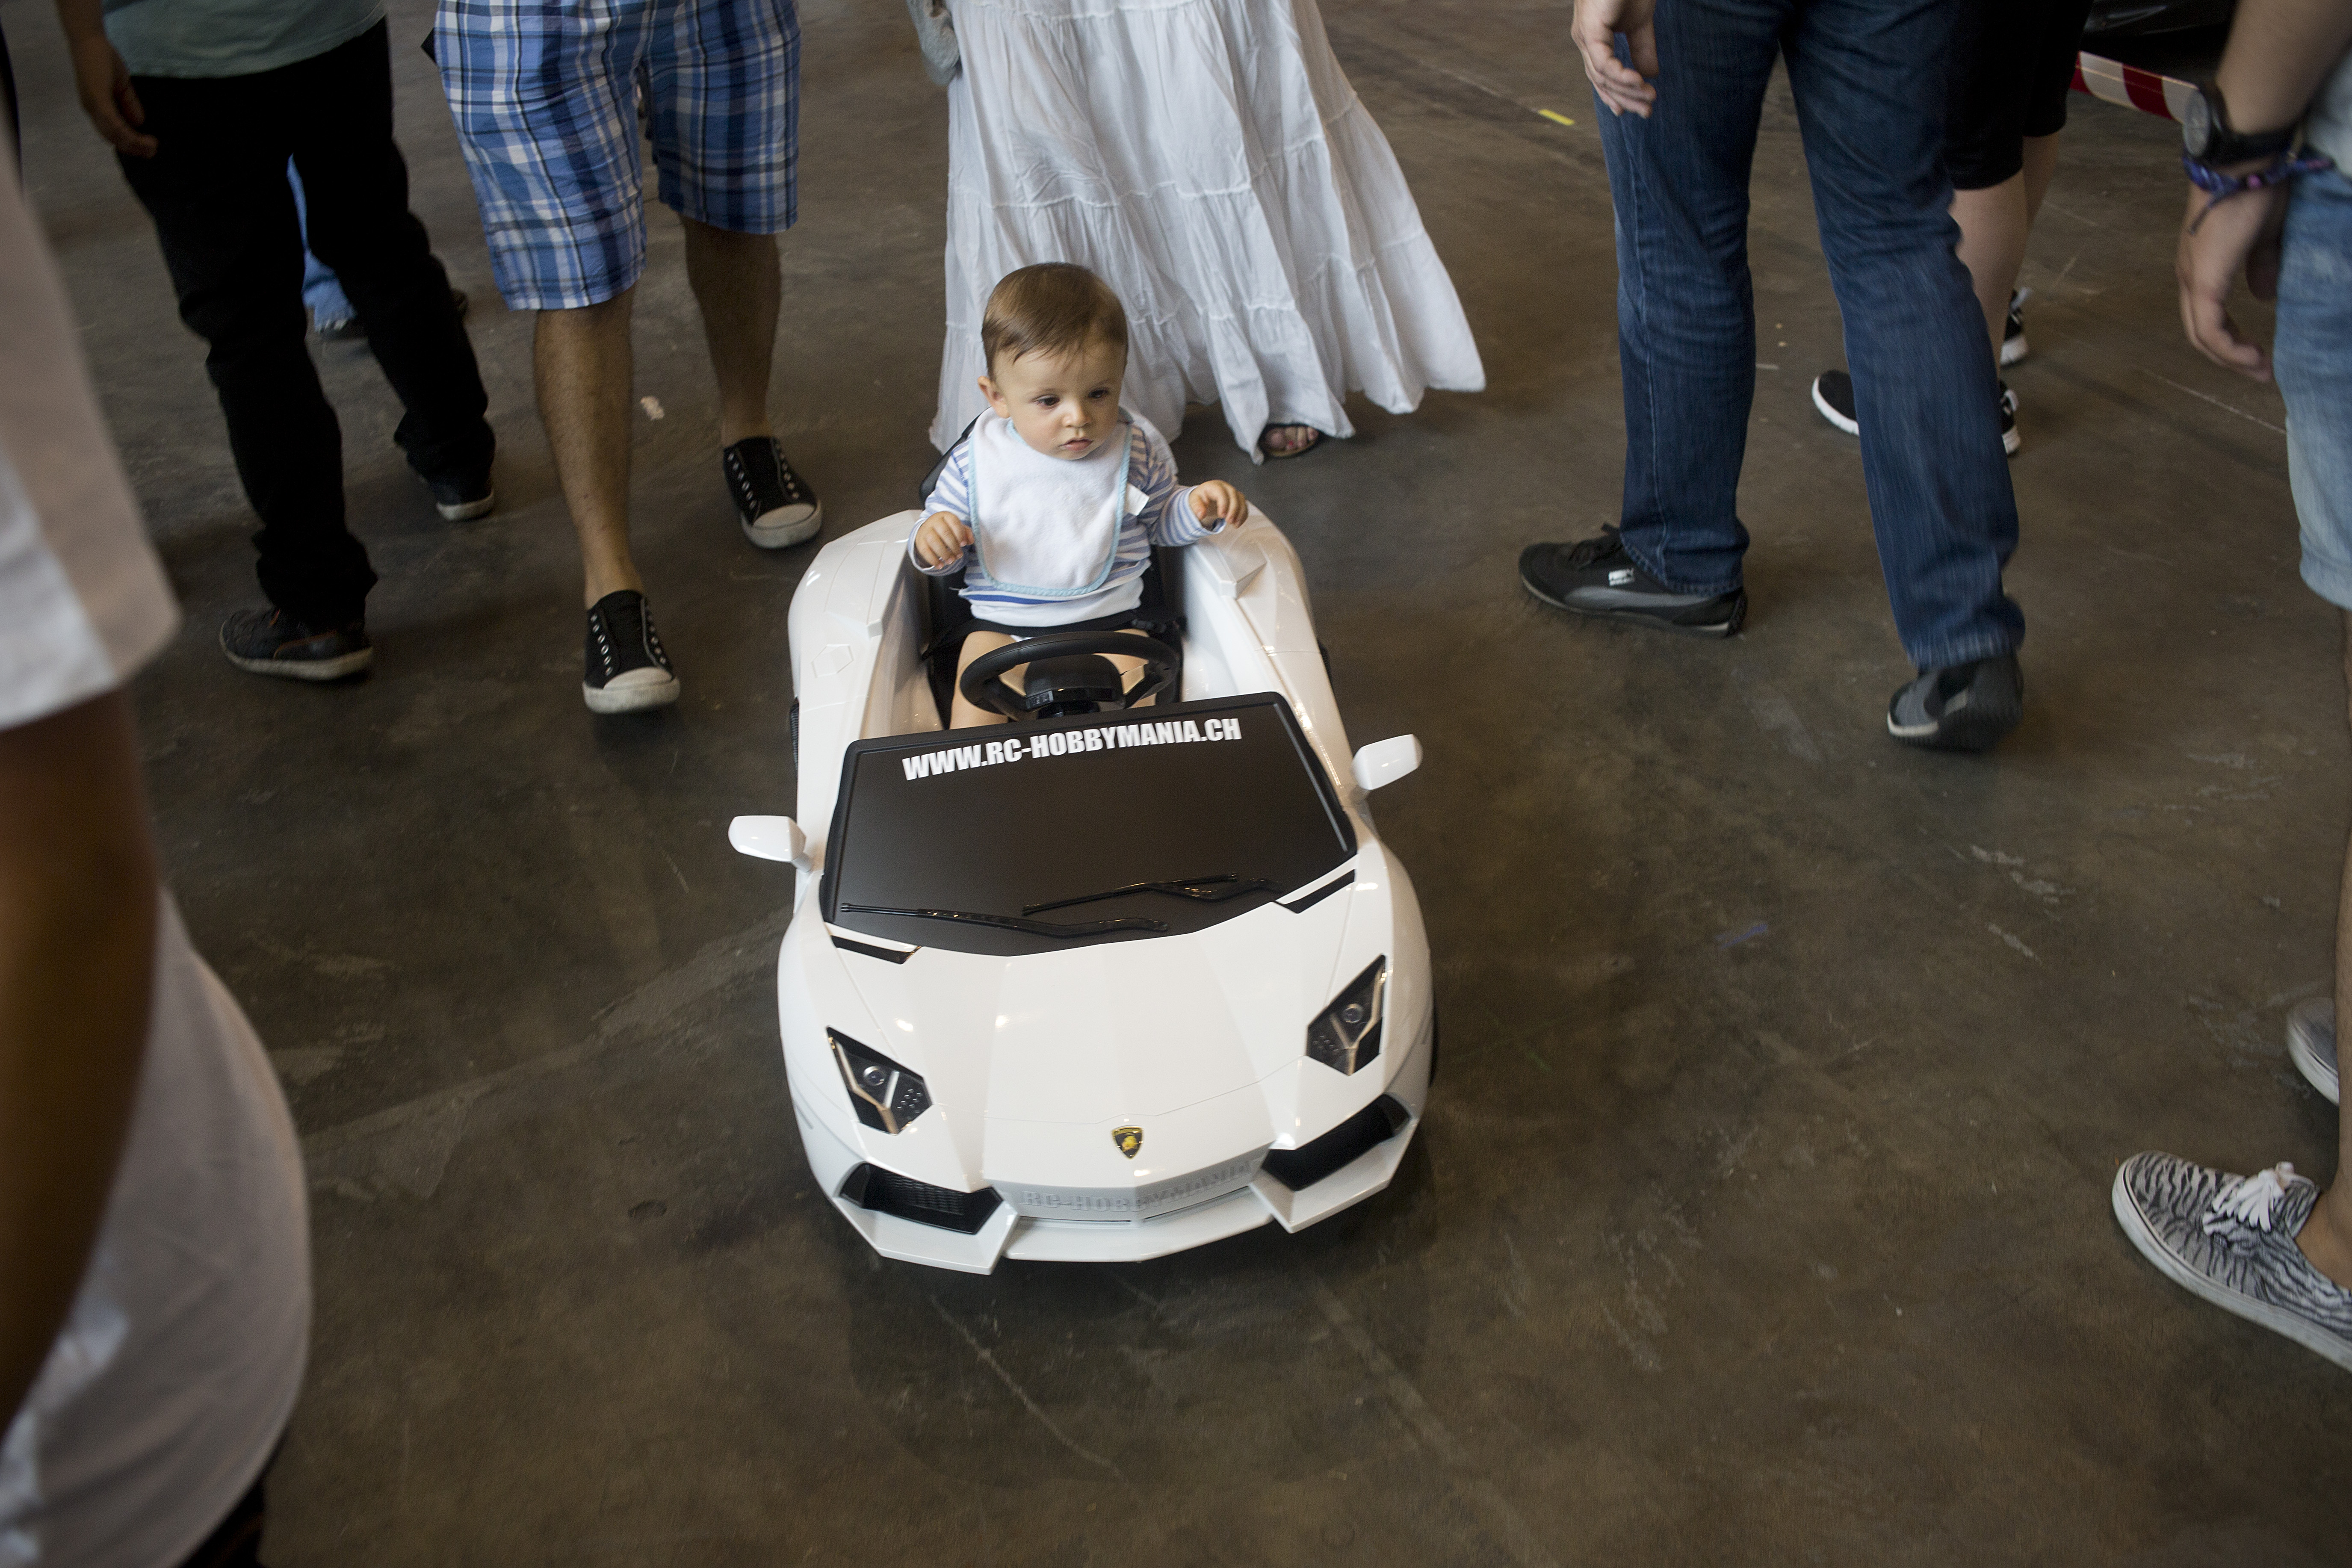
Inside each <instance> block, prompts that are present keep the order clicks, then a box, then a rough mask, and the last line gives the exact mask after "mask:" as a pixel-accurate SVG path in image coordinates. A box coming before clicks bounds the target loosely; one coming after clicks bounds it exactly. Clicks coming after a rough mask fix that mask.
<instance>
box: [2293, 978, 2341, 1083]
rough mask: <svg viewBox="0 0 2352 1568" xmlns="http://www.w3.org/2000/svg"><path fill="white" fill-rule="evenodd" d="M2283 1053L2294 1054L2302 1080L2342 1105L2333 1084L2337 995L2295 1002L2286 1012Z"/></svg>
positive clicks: (2334, 1074) (2334, 1078)
mask: <svg viewBox="0 0 2352 1568" xmlns="http://www.w3.org/2000/svg"><path fill="white" fill-rule="evenodd" d="M2286 1054H2287V1055H2289V1056H2291V1057H2293V1058H2294V1068H2295V1070H2296V1071H2297V1072H2299V1073H2301V1074H2303V1077H2304V1081H2305V1082H2306V1083H2308V1084H2310V1085H2311V1087H2312V1088H2314V1089H2317V1090H2318V1091H2319V1092H2320V1093H2322V1094H2324V1095H2326V1097H2327V1103H2328V1104H2330V1105H2341V1104H2343V1103H2344V1101H2343V1100H2340V1099H2338V1098H2337V1093H2338V1091H2337V1089H2336V999H2335V998H2334V997H2332V996H2314V997H2311V998H2309V999H2308V1000H2306V1001H2302V1002H2298V1003H2296V1004H2295V1005H2294V1007H2293V1008H2292V1009H2291V1010H2289V1012H2288V1013H2287V1016H2286Z"/></svg>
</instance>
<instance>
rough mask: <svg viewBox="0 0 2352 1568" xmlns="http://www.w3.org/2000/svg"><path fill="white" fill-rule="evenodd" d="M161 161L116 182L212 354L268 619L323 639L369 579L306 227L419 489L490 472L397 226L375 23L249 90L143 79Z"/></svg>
mask: <svg viewBox="0 0 2352 1568" xmlns="http://www.w3.org/2000/svg"><path fill="white" fill-rule="evenodd" d="M132 82H133V85H134V86H135V87H136V88H137V89H138V93H139V101H140V103H141V105H142V107H143V108H144V109H145V110H146V111H147V120H146V129H147V130H148V131H150V132H153V133H154V136H155V139H156V141H157V142H158V143H160V145H159V147H158V149H157V151H156V153H155V155H154V156H153V157H152V158H132V157H129V156H127V155H126V156H123V157H121V160H120V162H121V165H122V172H123V175H124V177H125V178H126V179H128V180H129V181H130V183H131V191H132V192H133V193H134V194H135V195H137V196H138V197H139V200H140V203H141V205H143V206H145V207H146V209H147V212H148V216H151V217H152V218H153V219H154V220H155V235H156V237H157V239H158V240H160V241H161V242H162V245H163V263H164V265H165V267H166V268H169V269H170V271H171V274H172V286H173V290H174V291H175V292H176V293H177V294H178V295H179V300H180V319H181V320H182V321H185V322H186V323H187V324H188V325H189V327H191V328H192V329H194V331H196V333H197V334H198V335H200V336H201V337H203V338H204V340H205V342H206V343H207V344H208V345H210V352H209V353H207V355H206V356H205V373H206V374H209V375H210V376H211V378H212V383H213V388H214V390H215V392H216V393H217V394H218V395H219V396H220V405H221V413H222V416H224V417H225V418H226V421H227V424H228V444H229V451H230V453H231V455H232V456H233V457H235V458H236V474H237V479H239V481H240V482H242V484H243V485H244V487H245V494H246V499H247V500H248V501H250V502H251V503H252V505H253V510H255V511H256V512H257V513H258V514H259V515H260V518H261V530H260V531H259V532H257V533H256V534H255V535H254V536H253V542H254V547H255V549H256V550H257V552H258V553H259V560H258V561H257V563H256V566H257V574H258V576H259V577H260V579H261V590H262V592H263V593H265V594H267V595H268V596H269V602H270V603H271V604H273V605H277V606H278V608H279V609H281V610H284V611H285V612H286V613H287V614H289V615H290V616H294V617H296V618H297V619H299V620H303V621H307V622H309V623H310V625H312V626H345V625H348V624H349V623H351V622H352V621H355V620H358V619H360V618H361V615H362V609H363V608H364V606H365V605H366V602H367V594H368V590H369V589H370V588H371V587H373V586H374V584H375V573H374V572H373V570H372V569H371V568H370V567H369V565H368V558H367V551H366V550H365V549H364V548H362V545H361V544H360V542H359V541H358V540H356V539H354V538H352V534H351V531H350V530H349V529H348V528H347V527H345V526H344V515H343V449H342V429H341V426H340V425H339V424H338V423H337V422H336V419H335V411H334V409H333V407H332V406H331V405H329V403H328V402H327V397H326V394H325V393H324V391H322V390H321V389H320V385H319V373H318V368H317V367H316V366H315V365H313V364H312V363H311V362H310V346H309V343H308V342H307V338H308V327H307V323H306V322H305V321H304V320H303V312H302V292H301V284H302V248H303V229H302V225H301V224H300V223H299V222H298V221H297V220H296V217H295V212H294V195H293V191H292V189H291V187H289V184H287V180H286V163H287V160H288V159H289V157H290V158H291V159H292V160H293V161H294V163H295V164H296V165H297V166H298V167H299V169H300V171H301V174H302V180H303V184H304V186H305V191H304V195H305V196H306V198H307V200H308V203H309V211H308V213H307V215H306V216H308V218H309V220H310V247H311V248H313V249H314V250H316V251H317V252H318V255H319V258H320V260H321V261H324V262H325V263H326V264H327V265H328V266H330V267H331V268H334V269H335V274H336V276H337V277H338V278H339V279H341V281H342V286H343V289H344V291H345V292H346V293H347V294H349V295H350V297H351V300H352V303H353V304H354V305H356V306H357V307H358V308H359V317H360V323H361V325H362V326H363V327H364V328H365V329H366V330H367V337H368V346H369V348H370V349H371V350H373V352H374V354H375V360H376V364H377V367H378V368H379V369H381V370H382V371H383V374H384V379H386V380H387V381H389V382H391V383H392V387H393V390H394V392H396V393H398V394H399V395H400V401H401V405H402V407H403V408H404V411H405V412H404V416H403V417H402V419H401V421H400V426H399V428H398V429H396V430H395V431H394V433H393V439H394V441H395V442H396V443H398V444H399V446H400V448H401V450H402V451H404V453H406V454H407V457H408V462H409V466H410V467H411V468H415V470H416V471H417V472H418V473H420V474H422V475H425V477H426V478H428V479H438V478H442V477H445V476H454V475H460V474H468V473H472V472H474V471H477V470H478V469H481V468H487V467H488V465H489V462H490V458H491V454H492V452H493V451H494V449H495V447H496V445H497V443H496V440H495V438H494V437H492V435H491V433H490V426H489V424H488V421H487V420H486V419H485V418H484V417H483V413H484V411H485V410H486V409H487V408H488V405H489V399H488V396H487V395H485V394H484V393H483V390H482V378H481V373H480V371H479V370H478V368H477V366H476V364H475V362H474V349H473V345H472V343H471V342H468V341H467V337H466V328H465V325H464V323H463V322H462V321H459V320H458V317H457V306H456V305H455V304H454V303H452V301H451V300H450V298H449V276H448V274H447V273H446V272H445V271H443V270H442V268H441V263H440V262H439V261H438V260H436V258H434V255H433V249H432V245H431V243H430V241H429V240H428V239H427V238H426V237H425V226H424V225H423V224H421V223H419V222H417V221H416V219H415V216H413V215H412V214H411V213H410V212H409V210H408V166H407V164H406V163H404V162H403V161H402V159H401V156H400V149H399V147H398V146H396V145H395V144H394V142H393V139H392V57H391V54H390V52H389V47H388V45H387V44H386V42H385V28H384V26H383V24H382V23H378V24H377V25H376V26H373V27H372V28H370V29H369V30H368V31H366V32H364V33H362V34H361V35H360V36H359V37H356V38H353V39H352V41H351V42H349V43H347V44H342V45H339V46H338V47H335V48H332V49H330V50H328V51H327V52H326V53H325V54H322V55H316V56H313V57H312V58H310V59H307V60H301V61H298V62H297V63H295V64H293V65H290V66H280V67H279V68H277V69H275V70H268V71H260V72H257V73H256V74H254V75H251V76H224V77H145V76H142V77H134V78H133V79H132Z"/></svg>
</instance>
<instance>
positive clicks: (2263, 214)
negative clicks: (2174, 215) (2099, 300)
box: [2173, 185, 2286, 381]
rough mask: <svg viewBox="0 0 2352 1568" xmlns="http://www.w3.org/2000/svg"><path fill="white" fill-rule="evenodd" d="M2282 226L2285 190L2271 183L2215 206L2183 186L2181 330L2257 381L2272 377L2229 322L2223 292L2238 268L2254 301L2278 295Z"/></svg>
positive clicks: (2254, 347) (2258, 348) (2266, 359)
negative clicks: (2186, 195)
mask: <svg viewBox="0 0 2352 1568" xmlns="http://www.w3.org/2000/svg"><path fill="white" fill-rule="evenodd" d="M2285 222H2286V188H2285V187H2284V186H2283V185H2273V186H2271V187H2269V188H2268V189H2265V190H2260V191H2246V192H2242V193H2241V194H2240V195H2234V196H2231V198H2230V199H2229V200H2227V201H2224V202H2220V203H2215V202H2214V201H2213V198H2212V197H2211V196H2210V195H2207V194H2206V193H2205V192H2203V191H2200V190H2199V189H2197V188H2196V187H2195V186H2193V185H2192V186H2190V187H2189V211H2188V214H2187V215H2186V216H2183V217H2182V218H2181V220H2180V250H2179V256H2178V257H2177V258H2176V259H2175V261H2174V264H2173V265H2174V270H2175V271H2177V272H2178V273H2179V277H2180V324H2181V326H2182V327H2184V328H2186V329H2187V330H2188V332H2189V342H2192V343H2194V344H2196V345H2197V352H2198V353H2201V354H2203V355H2204V356H2205V357H2206V358H2207V359H2210V360H2211V361H2212V362H2213V363H2215V364H2218V365H2224V366H2227V367H2228V368H2229V369H2231V370H2234V371H2236V372H2238V373H2239V374H2242V375H2249V376H2252V378H2253V379H2254V380H2256V381H2268V380H2269V379H2270V378H2271V356H2270V355H2269V354H2268V353H2264V352H2263V345H2262V344H2260V343H2258V342H2253V341H2252V339H2250V338H2247V337H2246V336H2244V335H2243V334H2242V333H2241V332H2240V331H2238V323H2237V322H2236V321H2232V320H2231V318H2230V290H2231V289H2232V288H2233V287H2235V286H2236V283H2237V280H2238V270H2239V268H2244V269H2245V273H2246V285H2247V287H2248V288H2250V289H2252V290H2253V295H2254V298H2255V299H2257V300H2269V299H2273V298H2275V297H2276V296H2277V294H2278V269H2279V229H2280V226H2282V225H2284V223H2285Z"/></svg>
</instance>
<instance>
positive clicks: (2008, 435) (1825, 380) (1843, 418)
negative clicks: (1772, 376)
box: [1813, 370, 2019, 458]
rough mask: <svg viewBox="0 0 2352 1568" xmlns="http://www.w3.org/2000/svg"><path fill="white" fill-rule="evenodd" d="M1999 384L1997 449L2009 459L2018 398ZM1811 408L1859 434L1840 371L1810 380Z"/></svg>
mask: <svg viewBox="0 0 2352 1568" xmlns="http://www.w3.org/2000/svg"><path fill="white" fill-rule="evenodd" d="M1813 406H1814V407H1815V408H1817V409H1819V410H1820V411H1821V416H1822V418H1824V419H1826V420H1828V421H1829V422H1830V423H1831V424H1832V425H1834V426H1837V427H1838V428H1839V429H1841V430H1843V431H1844V432H1845V433H1846V434H1847V435H1849V436H1859V435H1861V434H1862V421H1861V419H1860V418H1858V417H1857V416H1855V414H1854V411H1853V376H1851V375H1848V374H1846V373H1845V372H1844V371H1842V370H1825V371H1823V372H1822V374H1819V375H1817V376H1815V377H1813ZM2018 445H2019V442H2018V437H2017V394H2015V393H2013V392H2011V391H2010V389H2009V383H2007V382H2005V381H2004V382H2002V383H2000V449H2001V450H2002V451H2004V452H2006V453H2008V454H2009V455H2010V456H2011V457H2012V458H2014V457H2016V456H2017V448H2018Z"/></svg>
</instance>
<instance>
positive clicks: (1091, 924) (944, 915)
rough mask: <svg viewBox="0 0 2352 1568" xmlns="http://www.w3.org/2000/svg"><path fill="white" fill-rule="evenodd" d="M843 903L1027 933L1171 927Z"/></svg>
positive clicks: (858, 910) (866, 910)
mask: <svg viewBox="0 0 2352 1568" xmlns="http://www.w3.org/2000/svg"><path fill="white" fill-rule="evenodd" d="M1071 901H1072V902H1074V903H1075V902H1077V901H1078V900H1071ZM841 907H842V909H843V910H844V911H845V912H847V913H849V914H854V915H898V916H899V917H901V918H902V919H905V920H910V921H956V922H957V923H958V924H961V925H972V926H990V927H993V928H994V929H995V930H998V931H1021V932H1023V933H1024V934H1025V935H1028V936H1053V937H1069V936H1106V935H1108V934H1109V933H1110V932H1113V931H1166V930H1167V929H1168V922H1167V921H1148V920H1136V919H1122V920H1115V921H1030V920H1023V919H1022V918H1021V917H1020V916H1019V915H984V914H979V913H975V912H974V911H972V910H918V909H908V908H904V907H901V906H899V905H896V904H844V905H842V906H841ZM1045 907H1047V908H1052V907H1053V906H1051V905H1047V906H1045Z"/></svg>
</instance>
